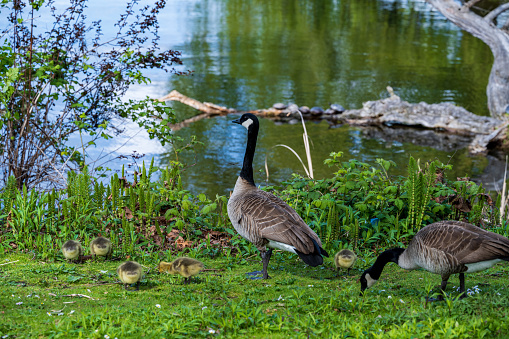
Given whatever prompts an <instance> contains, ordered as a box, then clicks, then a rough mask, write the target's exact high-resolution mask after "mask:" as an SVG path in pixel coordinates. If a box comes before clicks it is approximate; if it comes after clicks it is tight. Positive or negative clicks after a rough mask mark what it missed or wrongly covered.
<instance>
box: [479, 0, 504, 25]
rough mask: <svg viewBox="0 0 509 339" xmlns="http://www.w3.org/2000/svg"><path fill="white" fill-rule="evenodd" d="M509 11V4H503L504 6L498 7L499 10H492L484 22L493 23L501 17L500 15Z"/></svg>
mask: <svg viewBox="0 0 509 339" xmlns="http://www.w3.org/2000/svg"><path fill="white" fill-rule="evenodd" d="M507 10H509V3H506V4H503V5H500V6H498V7H497V8H495V9H494V10H492V11H491V12H489V13H488V14H487V15H486V16H485V17H484V20H486V21H488V22H490V23H491V22H492V21H493V20H495V18H496V17H497V16H499V15H500V14H502V13H504V12H505V11H507Z"/></svg>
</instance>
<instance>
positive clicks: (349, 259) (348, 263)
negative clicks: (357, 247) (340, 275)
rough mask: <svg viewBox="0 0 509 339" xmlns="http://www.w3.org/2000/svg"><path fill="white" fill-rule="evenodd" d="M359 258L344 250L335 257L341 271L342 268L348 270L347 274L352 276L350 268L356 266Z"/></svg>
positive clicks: (337, 266) (335, 262) (337, 267)
mask: <svg viewBox="0 0 509 339" xmlns="http://www.w3.org/2000/svg"><path fill="white" fill-rule="evenodd" d="M356 260H357V256H356V255H355V253H354V252H353V251H351V250H348V249H344V250H341V251H339V252H338V253H336V255H335V256H334V264H335V265H336V269H337V270H338V271H339V269H340V268H346V272H347V274H348V275H350V268H351V267H352V266H353V265H354V264H355V261H356Z"/></svg>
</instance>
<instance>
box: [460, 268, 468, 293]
mask: <svg viewBox="0 0 509 339" xmlns="http://www.w3.org/2000/svg"><path fill="white" fill-rule="evenodd" d="M460 293H461V295H460V299H463V298H466V297H467V294H466V293H465V273H460Z"/></svg>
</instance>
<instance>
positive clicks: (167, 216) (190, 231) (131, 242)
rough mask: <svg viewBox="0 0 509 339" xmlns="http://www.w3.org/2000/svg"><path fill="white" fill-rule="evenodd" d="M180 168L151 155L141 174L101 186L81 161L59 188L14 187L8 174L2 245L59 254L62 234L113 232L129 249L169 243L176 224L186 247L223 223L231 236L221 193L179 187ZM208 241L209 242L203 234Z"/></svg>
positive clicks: (45, 254) (115, 241) (0, 197)
mask: <svg viewBox="0 0 509 339" xmlns="http://www.w3.org/2000/svg"><path fill="white" fill-rule="evenodd" d="M180 167H181V165H180V164H178V163H176V162H173V163H172V164H171V165H170V166H168V167H167V168H162V169H161V168H157V167H155V166H154V162H153V161H152V162H151V164H150V166H149V167H148V168H146V166H145V163H143V166H142V168H141V176H140V175H139V174H138V173H135V176H134V182H133V183H129V182H127V180H126V178H125V177H122V178H119V177H118V175H117V174H114V175H113V176H112V177H111V178H110V181H109V183H108V185H107V186H105V185H104V184H103V183H102V182H97V181H95V180H94V179H93V178H92V177H91V176H90V174H89V173H88V170H87V167H85V168H84V170H83V172H81V173H75V172H69V173H68V179H67V188H66V189H65V190H60V191H58V190H55V189H53V190H51V191H49V192H39V191H37V190H27V188H26V186H23V189H22V190H18V189H17V188H16V182H15V180H14V179H13V178H12V177H11V179H9V181H8V183H9V184H8V185H7V186H6V187H4V189H3V190H2V192H1V193H0V201H1V203H2V206H1V210H2V211H3V212H2V213H3V215H2V216H1V219H0V229H1V230H2V233H1V234H0V246H1V248H0V250H2V249H3V250H8V249H16V248H17V249H20V250H26V251H32V250H33V251H36V252H38V253H39V254H41V255H42V257H49V256H53V255H54V254H55V253H59V249H60V247H61V245H62V244H63V243H64V242H65V241H66V240H69V239H80V240H81V241H82V242H84V244H88V241H89V239H91V238H93V237H94V236H96V235H103V236H107V237H110V238H111V240H112V242H113V244H115V245H116V246H115V247H116V248H117V249H119V252H120V253H122V254H126V255H127V254H130V255H134V254H136V253H139V252H140V251H142V250H150V251H152V250H155V249H158V250H166V249H170V247H169V246H172V245H173V244H169V243H168V242H167V235H168V234H171V232H172V230H174V229H175V230H178V231H179V232H177V236H181V237H184V238H185V239H186V240H188V241H190V243H189V244H188V246H187V247H192V246H191V244H192V243H193V242H198V239H201V238H202V237H203V236H205V235H206V234H205V233H207V232H208V231H211V230H215V231H218V232H225V231H226V230H227V229H228V231H229V232H230V233H224V236H225V238H229V237H230V234H234V233H233V232H232V231H231V229H229V228H230V227H231V224H230V222H229V219H228V216H227V214H226V204H227V201H228V200H227V198H226V197H224V196H216V199H215V200H211V199H209V198H207V197H206V196H205V195H204V194H200V195H198V196H194V195H192V194H191V193H190V192H189V191H186V190H184V189H183V188H182V183H181V179H180ZM154 177H157V179H156V180H153V179H154ZM237 237H238V236H237ZM173 240H175V239H173ZM216 246H217V244H216ZM206 247H207V248H208V249H210V250H211V249H212V247H214V246H212V245H211V244H210V241H209V243H208V245H207V246H206ZM171 250H182V248H180V249H178V248H175V247H174V248H171ZM224 250H227V249H224ZM251 251H252V250H251ZM212 252H214V251H212ZM212 252H211V253H212ZM214 253H215V254H217V253H221V251H219V252H218V251H216V252H214ZM215 254H214V255H215Z"/></svg>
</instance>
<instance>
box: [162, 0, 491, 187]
mask: <svg viewBox="0 0 509 339" xmlns="http://www.w3.org/2000/svg"><path fill="white" fill-rule="evenodd" d="M170 6H174V7H175V8H177V9H178V11H179V13H181V14H182V15H185V16H186V21H185V24H184V26H183V27H181V29H182V30H184V31H185V32H186V36H187V39H186V41H185V42H184V43H182V44H179V45H175V46H172V48H175V49H178V50H181V51H183V52H184V56H185V57H184V62H185V67H186V68H188V69H192V70H193V71H194V74H193V75H192V76H189V77H175V76H173V77H171V78H170V79H169V81H168V85H167V89H168V91H170V90H172V89H177V90H178V91H179V92H181V93H183V94H185V95H187V96H190V97H193V98H196V99H198V100H200V101H209V102H214V103H216V104H220V105H225V106H228V107H234V108H237V109H256V108H266V107H270V106H272V104H274V103H276V102H283V103H288V102H294V103H297V104H299V105H307V106H310V107H311V106H322V107H327V106H328V105H329V103H340V104H341V105H343V106H344V107H346V108H347V109H352V108H360V107H361V106H362V103H363V102H365V101H368V100H377V99H380V98H384V97H386V96H387V92H386V87H387V86H388V85H390V86H392V87H393V88H394V90H395V92H396V94H398V95H399V96H401V98H402V99H404V100H407V101H410V102H420V101H425V102H428V103H437V102H444V101H447V102H453V103H456V104H457V105H460V106H463V107H465V108H466V109H468V110H469V111H471V112H474V113H476V114H480V115H488V111H487V108H486V94H485V91H486V85H487V80H488V75H489V72H490V69H491V62H492V55H491V52H490V50H489V48H488V47H487V46H485V45H484V44H483V43H482V42H481V41H480V40H478V39H476V38H474V37H472V36H471V35H469V34H467V33H464V32H461V31H460V30H459V29H457V28H456V27H455V26H454V25H453V24H451V23H449V22H447V21H446V20H445V19H444V18H443V17H442V16H441V14H439V13H438V12H435V11H433V10H432V8H431V6H429V5H427V4H426V3H424V2H420V1H368V0H360V1H359V0H356V1H346V0H344V1H304V0H301V1H297V0H287V1H277V2H267V1H245V0H230V1H226V0H225V1H220V0H218V1H195V2H172V3H170ZM170 104H171V105H172V106H173V107H174V108H175V110H176V112H177V114H178V115H179V116H180V117H182V118H184V117H189V116H192V115H194V114H196V112H195V111H193V110H192V109H189V108H188V107H186V106H184V105H182V104H179V103H170ZM233 119H234V117H233V116H229V117H226V118H225V117H219V118H213V119H209V120H201V121H199V122H196V123H194V124H192V125H191V126H190V127H188V128H187V129H185V130H180V131H178V132H177V135H179V136H182V137H189V136H191V135H197V136H198V139H199V140H200V141H202V142H204V144H205V145H204V147H201V148H199V149H198V154H197V158H196V161H193V159H194V158H193V157H191V156H184V157H181V159H184V160H185V161H187V162H189V163H195V165H194V166H192V167H190V168H189V169H187V170H186V172H185V174H184V184H185V185H186V186H187V188H189V189H191V190H192V191H194V192H202V191H205V192H207V193H208V194H210V195H212V196H214V195H215V194H216V193H220V194H224V193H225V192H227V191H228V190H231V189H232V188H233V185H234V183H235V178H236V176H237V175H238V172H239V168H240V166H241V164H242V159H243V154H244V147H245V141H246V133H245V129H243V128H242V127H239V126H238V125H234V124H231V123H230V121H231V120H233ZM306 127H307V129H308V133H309V135H310V137H311V139H312V142H313V146H312V157H313V164H314V170H315V178H322V177H325V176H330V175H331V173H332V172H333V169H330V168H328V167H326V166H325V165H323V160H324V159H326V158H327V157H328V155H329V153H330V152H333V151H335V152H338V151H342V152H344V158H345V160H346V159H352V158H354V159H358V160H360V161H365V162H368V163H371V164H373V165H375V160H376V158H384V159H387V160H394V161H395V162H396V163H397V164H398V168H397V169H395V171H394V173H395V174H403V173H405V172H406V164H407V163H408V158H409V156H410V155H412V156H414V157H416V158H421V160H422V161H427V160H435V159H438V160H441V161H442V162H444V163H451V164H453V165H454V170H453V171H452V172H451V175H450V176H451V177H452V178H455V177H456V176H464V175H468V176H472V177H480V176H481V175H482V173H483V172H484V170H485V168H486V166H487V165H488V164H489V163H490V161H493V159H490V160H488V159H487V158H485V157H471V156H469V155H468V152H467V151H466V150H465V149H464V148H461V147H460V148H459V149H458V147H445V149H444V147H441V150H440V149H437V148H436V147H438V145H435V144H433V143H434V140H433V139H429V137H428V136H426V135H423V136H420V135H415V136H414V137H413V138H412V139H411V141H412V142H406V141H404V140H407V139H398V138H391V134H392V132H391V131H389V135H388V136H387V135H386V136H385V137H384V136H380V133H377V132H376V131H375V132H369V131H366V130H364V129H359V128H350V127H346V126H342V127H339V128H329V125H328V124H327V123H326V122H321V123H312V122H309V123H307V124H306ZM302 132H303V131H302V126H301V125H300V124H297V125H280V124H277V123H275V122H273V121H270V120H263V121H262V122H261V130H260V135H259V141H258V147H257V153H256V157H255V164H254V167H255V168H254V170H255V173H257V174H255V181H257V183H260V184H264V181H265V179H266V175H265V173H261V172H259V171H262V170H263V169H264V161H265V157H267V162H268V167H269V173H270V177H269V182H270V183H277V182H280V181H281V180H282V179H285V178H288V177H289V176H290V174H291V173H293V172H296V173H300V174H304V170H303V169H302V166H301V165H300V162H299V161H298V160H297V159H296V158H295V156H294V155H293V154H291V153H290V151H288V150H287V149H284V148H282V147H277V148H274V145H276V144H286V145H288V146H290V147H292V148H293V149H295V150H296V151H297V152H298V153H299V154H300V156H301V157H304V156H305V155H304V146H303V143H302ZM412 133H413V132H410V134H412ZM393 139H396V140H393ZM442 143H445V144H448V146H451V145H450V144H451V143H454V142H450V141H448V140H446V141H445V142H443V141H442ZM422 145H426V146H422ZM442 146H443V145H442ZM163 159H164V156H163ZM163 162H164V160H163ZM497 164H498V163H497ZM491 180H493V177H492V176H491V175H490V179H489V181H491Z"/></svg>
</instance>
